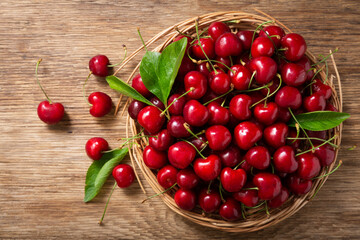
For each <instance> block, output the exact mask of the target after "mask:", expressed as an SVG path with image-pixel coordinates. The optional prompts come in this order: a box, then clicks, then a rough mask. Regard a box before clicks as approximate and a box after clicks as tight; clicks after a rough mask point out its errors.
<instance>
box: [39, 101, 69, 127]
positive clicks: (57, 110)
mask: <svg viewBox="0 0 360 240" xmlns="http://www.w3.org/2000/svg"><path fill="white" fill-rule="evenodd" d="M37 114H38V116H39V118H40V120H41V121H43V122H44V123H47V124H56V123H58V122H60V120H61V119H62V118H63V116H64V106H63V105H62V104H61V103H52V102H49V101H42V102H41V103H40V104H39V106H38V108H37Z"/></svg>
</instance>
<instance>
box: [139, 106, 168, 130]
mask: <svg viewBox="0 0 360 240" xmlns="http://www.w3.org/2000/svg"><path fill="white" fill-rule="evenodd" d="M137 121H138V123H139V124H140V125H141V126H142V127H143V128H144V129H145V130H146V131H148V132H149V133H150V134H156V133H158V132H159V131H160V129H161V127H162V125H163V124H164V122H165V117H164V115H161V111H160V110H159V109H158V108H157V107H154V106H146V107H144V108H143V109H141V111H140V112H139V114H138V117H137Z"/></svg>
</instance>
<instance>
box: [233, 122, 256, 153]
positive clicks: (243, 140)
mask: <svg viewBox="0 0 360 240" xmlns="http://www.w3.org/2000/svg"><path fill="white" fill-rule="evenodd" d="M261 137H262V131H261V129H260V128H259V127H258V126H257V125H256V124H255V123H252V122H248V121H246V122H242V123H240V124H239V125H237V126H236V127H235V130H234V138H235V141H236V144H237V145H238V147H239V148H240V149H242V150H248V149H250V148H251V147H252V146H254V144H255V143H256V142H257V141H259V140H260V139H261Z"/></svg>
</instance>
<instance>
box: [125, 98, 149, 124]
mask: <svg viewBox="0 0 360 240" xmlns="http://www.w3.org/2000/svg"><path fill="white" fill-rule="evenodd" d="M144 107H146V104H145V103H143V102H140V101H138V100H133V101H132V102H131V103H130V104H129V107H128V113H129V115H130V117H131V118H132V119H137V116H138V115H139V112H140V111H141V109H143V108H144Z"/></svg>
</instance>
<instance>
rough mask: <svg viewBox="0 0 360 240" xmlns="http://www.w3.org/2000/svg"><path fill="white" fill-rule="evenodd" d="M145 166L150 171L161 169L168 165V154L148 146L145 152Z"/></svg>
mask: <svg viewBox="0 0 360 240" xmlns="http://www.w3.org/2000/svg"><path fill="white" fill-rule="evenodd" d="M143 159H144V163H145V165H146V166H147V167H148V168H150V169H159V168H162V167H163V166H165V164H166V163H167V157H166V152H163V151H158V150H155V148H153V147H151V146H146V147H145V148H144V151H143Z"/></svg>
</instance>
